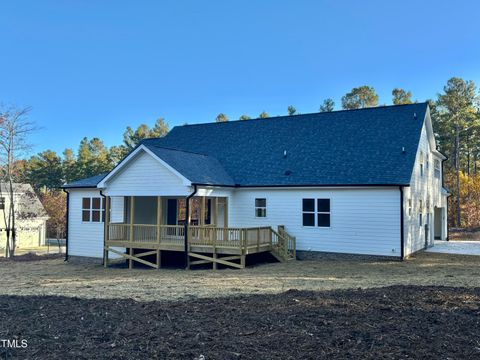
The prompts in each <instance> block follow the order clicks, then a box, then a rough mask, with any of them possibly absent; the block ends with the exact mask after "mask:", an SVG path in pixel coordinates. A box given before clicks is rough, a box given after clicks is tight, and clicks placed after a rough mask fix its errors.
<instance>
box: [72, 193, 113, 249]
mask: <svg viewBox="0 0 480 360" xmlns="http://www.w3.org/2000/svg"><path fill="white" fill-rule="evenodd" d="M69 193H70V195H69V196H70V198H69V203H70V206H69V211H68V254H69V255H72V256H86V257H92V258H103V231H104V225H105V224H104V223H103V222H83V221H82V198H85V197H101V195H100V191H98V190H95V189H70V190H69ZM119 250H121V251H123V249H119ZM110 257H112V258H116V257H118V255H114V254H111V255H110Z"/></svg>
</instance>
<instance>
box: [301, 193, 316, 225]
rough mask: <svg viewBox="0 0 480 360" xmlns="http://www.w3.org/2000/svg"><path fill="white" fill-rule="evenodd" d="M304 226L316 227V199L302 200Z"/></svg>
mask: <svg viewBox="0 0 480 360" xmlns="http://www.w3.org/2000/svg"><path fill="white" fill-rule="evenodd" d="M302 223H303V226H315V199H303V200H302Z"/></svg>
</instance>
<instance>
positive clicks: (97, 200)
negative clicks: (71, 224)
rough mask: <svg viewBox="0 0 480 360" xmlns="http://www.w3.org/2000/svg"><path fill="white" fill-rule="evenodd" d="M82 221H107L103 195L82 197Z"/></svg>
mask: <svg viewBox="0 0 480 360" xmlns="http://www.w3.org/2000/svg"><path fill="white" fill-rule="evenodd" d="M82 221H83V222H104V221H105V199H104V198H101V197H84V198H82Z"/></svg>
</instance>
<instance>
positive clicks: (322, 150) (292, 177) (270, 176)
mask: <svg viewBox="0 0 480 360" xmlns="http://www.w3.org/2000/svg"><path fill="white" fill-rule="evenodd" d="M445 159H446V158H445V156H444V155H443V154H441V153H440V152H439V151H438V150H437V149H436V144H435V139H434V134H433V129H432V122H431V119H430V114H429V108H428V105H427V104H426V103H420V104H411V105H399V106H384V107H376V108H368V109H359V110H350V111H335V112H325V113H314V114H302V115H294V116H281V117H274V118H268V119H256V120H248V121H233V122H225V123H208V124H198V125H184V126H178V127H175V128H173V129H172V130H171V131H170V133H169V134H168V135H167V136H166V137H164V138H160V139H148V140H144V141H143V142H142V143H141V144H139V145H138V146H137V147H136V148H135V149H134V150H133V151H132V152H131V153H130V154H129V155H128V156H127V157H126V158H125V159H123V160H122V161H121V162H120V163H119V164H118V165H117V166H116V167H115V168H114V169H113V170H112V171H111V172H110V173H108V174H101V175H99V176H96V177H93V178H89V179H84V180H80V181H77V182H74V183H71V184H66V185H65V189H66V191H67V192H68V194H69V202H68V255H69V256H83V257H92V258H99V259H102V258H103V259H104V260H106V261H105V264H108V258H109V256H110V257H112V256H113V257H122V258H125V259H128V260H129V261H130V264H132V262H133V261H138V262H142V263H144V264H147V265H151V266H154V267H159V266H160V258H161V252H163V251H182V252H185V253H186V254H188V255H189V256H188V259H189V260H194V261H191V262H190V264H191V265H194V264H200V263H207V262H213V264H214V266H215V265H216V264H217V263H222V264H227V265H232V264H233V265H232V266H236V267H243V266H244V264H245V256H246V255H248V254H251V253H255V252H261V251H271V252H272V253H273V254H274V255H275V256H276V257H277V258H279V259H288V258H292V257H294V256H295V255H298V256H302V255H305V254H307V253H311V254H313V253H315V252H331V253H349V254H363V255H377V256H389V257H396V258H402V259H403V258H404V257H407V256H409V255H410V254H412V253H414V252H416V251H418V250H421V249H424V248H426V247H427V246H432V245H433V239H434V238H435V239H446V238H447V223H446V213H447V196H448V193H447V191H446V190H445V189H444V188H443V186H442V185H443V181H442V176H443V174H442V163H443V161H444V160H445ZM105 229H107V231H106V230H105ZM295 251H297V253H296V254H295ZM155 255H156V259H155V260H151V257H155ZM147 259H148V260H147ZM237 260H238V261H239V262H237Z"/></svg>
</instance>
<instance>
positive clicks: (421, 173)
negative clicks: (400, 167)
mask: <svg viewBox="0 0 480 360" xmlns="http://www.w3.org/2000/svg"><path fill="white" fill-rule="evenodd" d="M424 161H425V159H424V156H423V151H420V159H419V162H420V176H423V173H424V172H425V170H424V168H423V164H424Z"/></svg>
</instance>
